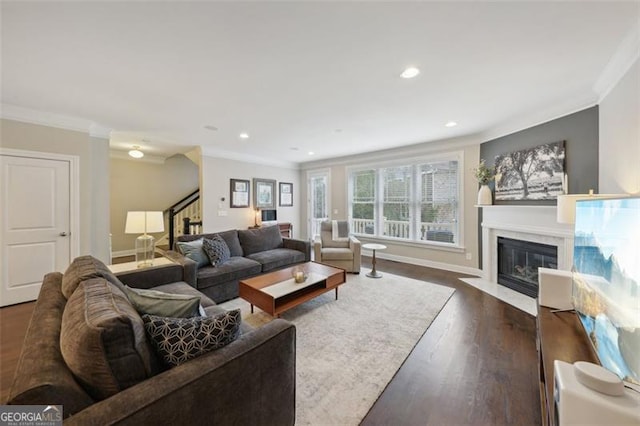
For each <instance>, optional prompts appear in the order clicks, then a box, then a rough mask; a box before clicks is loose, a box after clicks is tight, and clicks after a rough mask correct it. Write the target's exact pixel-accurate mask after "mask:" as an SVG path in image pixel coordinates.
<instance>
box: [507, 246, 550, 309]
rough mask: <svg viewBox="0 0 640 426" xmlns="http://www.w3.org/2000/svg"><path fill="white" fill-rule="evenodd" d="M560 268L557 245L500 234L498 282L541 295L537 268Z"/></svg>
mask: <svg viewBox="0 0 640 426" xmlns="http://www.w3.org/2000/svg"><path fill="white" fill-rule="evenodd" d="M541 267H542V268H550V269H558V247H556V246H550V245H547V244H539V243H533V242H531V241H522V240H513V239H511V238H503V237H498V284H502V285H504V286H505V287H509V288H510V289H512V290H515V291H518V292H520V293H523V294H526V295H527V296H531V297H538V268H541Z"/></svg>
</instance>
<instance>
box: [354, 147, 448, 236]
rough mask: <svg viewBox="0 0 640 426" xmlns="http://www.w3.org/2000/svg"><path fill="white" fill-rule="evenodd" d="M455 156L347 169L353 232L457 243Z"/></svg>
mask: <svg viewBox="0 0 640 426" xmlns="http://www.w3.org/2000/svg"><path fill="white" fill-rule="evenodd" d="M458 175H459V167H458V160H457V159H451V160H446V161H442V160H439V161H434V162H428V161H422V162H420V163H416V164H409V165H402V166H395V167H369V168H363V169H355V168H354V169H352V170H350V172H349V194H350V197H349V199H350V200H351V201H350V205H349V210H350V220H351V229H352V231H353V232H354V233H355V234H367V235H375V236H384V237H390V238H398V239H404V240H411V241H425V242H426V241H435V242H438V243H448V244H452V245H457V244H459V240H458V235H459V230H458V214H459V212H458V192H459V188H458V182H459V176H458Z"/></svg>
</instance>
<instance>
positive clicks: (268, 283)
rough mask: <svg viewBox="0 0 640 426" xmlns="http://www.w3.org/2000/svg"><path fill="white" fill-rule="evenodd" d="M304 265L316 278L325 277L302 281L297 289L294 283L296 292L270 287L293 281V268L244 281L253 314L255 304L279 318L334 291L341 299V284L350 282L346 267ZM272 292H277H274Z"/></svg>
mask: <svg viewBox="0 0 640 426" xmlns="http://www.w3.org/2000/svg"><path fill="white" fill-rule="evenodd" d="M298 267H300V265H298ZM302 267H303V268H304V270H305V272H306V273H308V274H309V275H310V276H315V277H316V279H317V277H319V276H320V277H321V278H320V279H319V280H318V281H317V282H314V283H311V284H304V283H303V284H300V288H299V289H296V286H295V285H294V286H291V289H292V290H293V291H287V292H285V293H284V294H278V292H275V291H271V289H270V287H275V286H278V285H282V284H283V282H285V281H288V280H290V279H291V278H290V277H291V271H292V269H293V267H292V268H286V269H281V270H279V271H275V272H271V273H268V274H264V275H260V276H257V277H254V278H249V279H247V280H242V281H240V297H241V298H243V299H244V300H246V301H247V302H249V303H250V304H251V313H253V306H254V305H255V306H257V307H258V308H260V309H262V310H263V311H264V312H266V313H268V314H269V315H271V316H274V317H279V316H280V314H282V313H283V312H286V311H288V310H289V309H291V308H294V307H296V306H298V305H300V304H302V303H304V302H307V301H309V300H311V299H314V298H316V297H318V296H320V295H322V294H324V293H327V292H329V291H331V290H335V292H336V300H338V286H339V285H341V284H343V283H344V282H346V273H345V271H344V270H342V269H339V268H334V267H331V266H328V265H322V264H319V263H315V262H308V263H305V264H303V265H302ZM270 291H271V293H275V294H277V295H273V294H270Z"/></svg>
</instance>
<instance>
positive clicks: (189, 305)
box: [125, 286, 200, 318]
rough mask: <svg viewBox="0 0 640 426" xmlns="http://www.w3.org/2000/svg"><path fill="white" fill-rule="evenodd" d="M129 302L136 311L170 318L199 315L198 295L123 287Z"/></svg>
mask: <svg viewBox="0 0 640 426" xmlns="http://www.w3.org/2000/svg"><path fill="white" fill-rule="evenodd" d="M125 291H126V293H127V297H128V298H129V302H131V304H132V305H133V307H134V308H135V309H136V311H138V313H140V314H141V315H142V314H149V315H158V316H161V317H171V318H191V317H196V316H199V315H200V297H198V296H190V295H186V294H172V293H165V292H162V291H158V290H148V289H140V288H131V287H129V286H126V287H125Z"/></svg>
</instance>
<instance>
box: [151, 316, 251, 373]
mask: <svg viewBox="0 0 640 426" xmlns="http://www.w3.org/2000/svg"><path fill="white" fill-rule="evenodd" d="M142 318H143V320H144V326H145V329H146V330H147V333H148V334H149V336H150V337H151V340H152V341H153V343H154V346H155V348H156V350H157V351H158V354H159V355H160V356H161V357H162V359H163V360H164V362H165V363H166V364H167V365H169V366H172V367H174V366H176V365H180V364H182V363H183V362H186V361H188V360H190V359H192V358H195V357H197V356H200V355H202V354H204V353H207V352H209V351H212V350H214V349H218V348H221V347H223V346H225V345H228V344H229V343H231V342H233V341H234V340H235V339H236V338H237V337H238V335H239V330H240V322H241V316H240V309H235V310H233V311H228V312H224V313H222V314H220V315H217V316H215V317H195V318H166V317H158V316H155V315H143V316H142Z"/></svg>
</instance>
